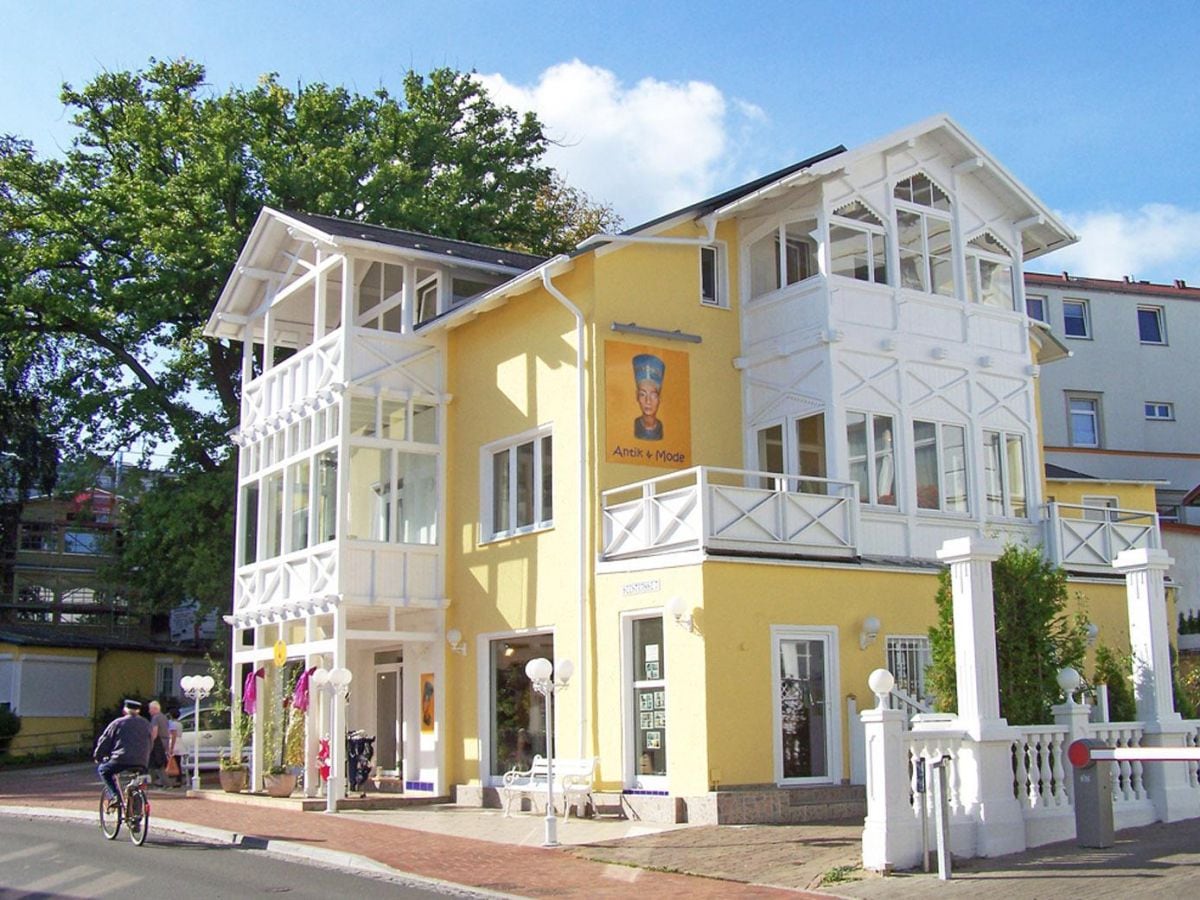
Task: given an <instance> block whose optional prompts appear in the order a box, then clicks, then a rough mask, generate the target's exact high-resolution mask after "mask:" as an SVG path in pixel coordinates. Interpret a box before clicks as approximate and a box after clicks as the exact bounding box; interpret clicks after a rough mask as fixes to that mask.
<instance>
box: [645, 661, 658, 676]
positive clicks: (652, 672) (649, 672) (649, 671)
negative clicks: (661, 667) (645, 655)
mask: <svg viewBox="0 0 1200 900" xmlns="http://www.w3.org/2000/svg"><path fill="white" fill-rule="evenodd" d="M646 680H647V681H657V680H658V660H654V661H653V662H651V661H650V660H647V661H646Z"/></svg>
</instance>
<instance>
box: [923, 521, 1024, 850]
mask: <svg viewBox="0 0 1200 900" xmlns="http://www.w3.org/2000/svg"><path fill="white" fill-rule="evenodd" d="M1002 552H1003V547H1002V546H1001V545H1000V543H999V542H997V541H990V540H984V539H981V538H978V537H964V538H956V539H955V540H951V541H946V542H945V543H944V544H942V549H941V550H939V551H938V559H940V560H941V561H942V562H944V563H946V564H947V565H948V566H949V567H950V582H951V589H952V591H953V595H954V662H955V668H956V670H957V675H956V678H957V685H958V718H957V727H958V728H961V729H962V730H963V731H964V732H965V733H966V735H967V737H968V739H967V740H964V742H963V747H962V752H961V754H960V758H959V760H958V773H959V777H960V780H961V784H960V789H959V796H960V798H961V800H962V804H963V806H964V808H965V810H966V813H967V815H968V816H970V818H971V819H972V820H973V821H974V823H975V840H974V848H973V850H974V853H975V854H976V855H979V856H1001V855H1003V854H1005V853H1017V852H1019V851H1021V850H1024V849H1025V846H1026V844H1025V819H1024V815H1023V814H1022V812H1021V806H1020V804H1019V803H1018V802H1017V798H1016V797H1015V796H1014V794H1013V769H1012V743H1013V741H1014V740H1016V739H1017V737H1018V735H1019V732H1018V731H1017V729H1015V728H1011V727H1009V724H1008V722H1006V721H1005V720H1004V719H1003V718H1001V717H1000V689H999V684H1000V681H999V676H998V675H997V666H996V610H995V601H994V599H993V597H992V562H993V561H994V560H996V559H999V557H1000V555H1001V553H1002Z"/></svg>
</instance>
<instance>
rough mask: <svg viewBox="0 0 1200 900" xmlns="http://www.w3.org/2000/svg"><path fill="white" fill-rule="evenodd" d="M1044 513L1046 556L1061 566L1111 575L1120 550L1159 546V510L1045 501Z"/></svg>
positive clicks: (1160, 541)
mask: <svg viewBox="0 0 1200 900" xmlns="http://www.w3.org/2000/svg"><path fill="white" fill-rule="evenodd" d="M1044 513H1045V516H1044V518H1045V524H1046V555H1047V556H1048V557H1049V559H1050V561H1051V562H1052V563H1054V564H1055V565H1059V566H1062V567H1063V568H1064V569H1070V570H1072V571H1080V572H1106V573H1110V574H1111V573H1112V571H1113V567H1112V562H1113V560H1114V559H1116V558H1117V554H1119V553H1121V552H1122V551H1125V550H1134V549H1157V548H1159V547H1161V546H1162V539H1161V534H1160V532H1159V528H1158V513H1154V512H1145V511H1142V510H1135V509H1108V508H1102V507H1098V506H1076V505H1073V504H1070V503H1048V504H1046V506H1045V508H1044Z"/></svg>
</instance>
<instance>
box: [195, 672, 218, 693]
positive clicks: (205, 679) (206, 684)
mask: <svg viewBox="0 0 1200 900" xmlns="http://www.w3.org/2000/svg"><path fill="white" fill-rule="evenodd" d="M199 680H200V687H201V688H203V689H204V690H206V691H211V690H212V689H213V685H214V684H216V681H214V680H213V677H212V676H211V675H201V676H200V679H199Z"/></svg>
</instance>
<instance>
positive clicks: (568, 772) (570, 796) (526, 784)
mask: <svg viewBox="0 0 1200 900" xmlns="http://www.w3.org/2000/svg"><path fill="white" fill-rule="evenodd" d="M548 772H549V765H548V763H547V761H546V758H545V757H544V756H535V757H534V758H533V764H532V765H531V766H530V767H529V768H528V769H515V768H514V769H509V770H508V771H507V772H505V773H504V784H503V786H502V787H501V790H502V791H503V792H504V815H506V816H507V815H508V814H509V811H510V809H511V808H512V802H513V798H514V797H517V796H521V795H527V796H531V797H544V796H545V795H546V778H547V776H548ZM595 774H596V757H594V756H589V757H586V758H584V759H555V760H554V796H555V799H556V800H557V798H559V797H562V798H563V817H564V819H566V820H569V819H570V818H571V806H572V805H574V804H577V803H578V804H580V806H579V808H578V809H576V812H575V815H576V816H579V815H581V814H582V810H584V809H586V808H587V807H588V806H590V807H591V808H592V811H593V812H594V811H595V809H596V802H595V800H593V799H592V780H593V779H594V777H595ZM585 804H586V805H585Z"/></svg>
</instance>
